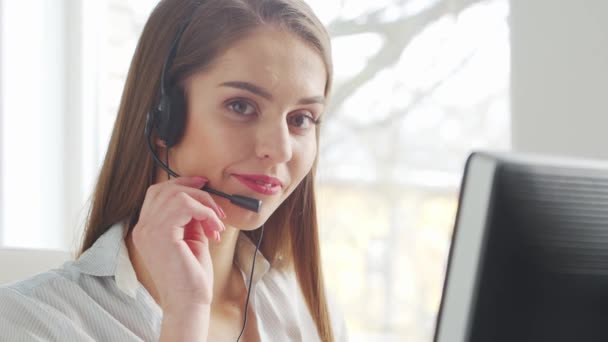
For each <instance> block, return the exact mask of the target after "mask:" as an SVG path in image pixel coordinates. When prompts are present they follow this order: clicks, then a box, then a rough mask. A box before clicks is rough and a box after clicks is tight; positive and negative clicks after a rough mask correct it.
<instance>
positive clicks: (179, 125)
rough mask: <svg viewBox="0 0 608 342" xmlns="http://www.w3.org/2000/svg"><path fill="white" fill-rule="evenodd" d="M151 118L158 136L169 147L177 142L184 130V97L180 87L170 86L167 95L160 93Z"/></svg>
mask: <svg viewBox="0 0 608 342" xmlns="http://www.w3.org/2000/svg"><path fill="white" fill-rule="evenodd" d="M154 114H155V116H156V117H155V118H153V119H154V120H153V122H154V128H155V130H156V133H157V134H158V137H159V138H160V139H161V140H162V141H164V142H165V146H166V147H167V148H170V147H172V146H174V145H175V144H177V143H178V142H179V140H180V138H181V136H182V134H183V132H184V126H185V121H186V99H185V97H184V92H183V90H182V89H181V88H180V87H171V88H170V89H169V94H168V95H162V96H161V97H160V101H159V102H158V106H157V108H156V110H155V113H154Z"/></svg>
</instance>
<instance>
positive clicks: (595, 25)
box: [511, 0, 608, 159]
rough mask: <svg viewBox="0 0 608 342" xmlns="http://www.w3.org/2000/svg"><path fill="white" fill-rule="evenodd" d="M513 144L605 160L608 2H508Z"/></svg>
mask: <svg viewBox="0 0 608 342" xmlns="http://www.w3.org/2000/svg"><path fill="white" fill-rule="evenodd" d="M511 27H512V35H511V40H512V41H511V44H512V50H511V51H512V75H511V77H512V80H511V81H512V83H511V87H512V134H513V136H512V143H513V149H514V150H516V151H522V152H535V153H547V154H559V155H569V156H583V157H590V158H604V159H608V134H606V130H607V128H608V1H605V0H584V1H555V0H533V1H531V0H511Z"/></svg>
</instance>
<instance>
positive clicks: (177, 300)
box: [132, 177, 225, 317]
mask: <svg viewBox="0 0 608 342" xmlns="http://www.w3.org/2000/svg"><path fill="white" fill-rule="evenodd" d="M206 182H207V179H205V178H202V177H180V178H175V179H172V180H169V181H166V182H162V183H158V184H154V185H152V186H150V188H148V191H147V192H146V197H145V198H144V203H143V205H142V209H141V212H140V215H139V221H138V222H137V224H136V225H135V227H134V228H133V233H132V239H133V244H134V246H135V248H136V249H137V252H138V253H139V254H140V255H141V258H142V259H143V262H144V264H145V267H146V269H147V271H148V273H149V274H150V277H151V278H152V281H153V282H154V286H155V289H156V292H157V294H158V297H159V298H158V299H157V300H158V301H159V304H160V306H161V308H162V309H163V312H164V313H165V314H166V315H172V316H173V317H174V316H175V315H176V314H178V313H180V312H183V313H186V312H194V311H196V310H199V309H200V308H209V307H210V305H211V300H212V297H213V267H212V264H211V257H210V255H209V239H211V240H215V241H219V239H220V234H219V232H220V231H223V230H224V229H225V227H224V224H223V223H222V221H220V217H221V218H225V214H224V212H223V210H222V209H221V208H220V207H219V206H218V205H217V204H216V203H215V201H214V200H213V198H212V197H211V196H210V195H209V194H208V193H206V192H204V191H202V190H200V188H201V187H202V186H203V185H204V184H205V183H206Z"/></svg>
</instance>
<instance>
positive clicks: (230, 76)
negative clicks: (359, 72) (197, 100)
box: [205, 27, 327, 96]
mask: <svg viewBox="0 0 608 342" xmlns="http://www.w3.org/2000/svg"><path fill="white" fill-rule="evenodd" d="M205 74H206V77H205V78H207V80H208V81H212V82H218V84H219V83H221V82H225V81H237V80H238V81H247V82H252V83H255V84H256V85H258V86H261V87H264V88H266V89H268V90H269V91H271V92H273V93H274V92H288V91H291V92H298V94H297V96H319V95H321V96H322V95H324V90H325V84H326V81H327V75H326V74H327V70H326V67H325V63H324V61H323V59H322V57H321V54H320V52H319V51H317V50H316V49H314V48H313V47H312V46H311V45H310V44H308V43H307V42H305V41H304V40H302V39H301V38H300V37H298V36H296V35H295V34H292V33H289V32H286V31H284V30H280V29H276V28H272V27H261V28H258V29H256V30H254V31H252V32H251V33H250V34H248V35H247V36H246V37H244V38H243V39H240V40H238V41H237V42H236V43H234V44H232V45H231V46H230V47H228V48H227V49H226V50H225V51H224V52H223V53H222V54H220V55H219V56H218V57H217V58H216V59H215V61H214V63H212V65H211V67H210V68H209V69H207V70H206V72H205ZM302 93H305V94H302Z"/></svg>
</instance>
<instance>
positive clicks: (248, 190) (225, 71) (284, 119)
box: [169, 27, 326, 229]
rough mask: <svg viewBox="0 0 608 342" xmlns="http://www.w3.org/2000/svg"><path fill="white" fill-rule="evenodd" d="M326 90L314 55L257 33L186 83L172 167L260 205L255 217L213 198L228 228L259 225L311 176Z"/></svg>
mask: <svg viewBox="0 0 608 342" xmlns="http://www.w3.org/2000/svg"><path fill="white" fill-rule="evenodd" d="M325 84H326V69H325V64H324V63H323V60H322V58H321V56H320V55H319V53H318V52H316V51H315V50H314V49H313V48H311V47H309V46H308V45H307V44H306V43H304V42H303V41H302V40H300V39H299V38H297V37H296V36H295V35H293V34H291V33H288V32H285V31H281V30H277V29H274V28H271V27H263V28H260V29H258V30H256V31H254V32H253V33H252V34H250V35H249V36H248V37H247V38H245V39H242V40H240V41H238V42H237V43H235V44H234V45H232V46H231V47H229V48H228V49H227V50H226V51H225V52H224V53H223V54H221V55H220V56H218V57H217V58H216V60H215V61H214V62H213V63H212V64H211V65H210V67H208V68H206V69H205V70H204V71H201V72H199V73H197V74H195V75H193V76H192V77H190V78H189V79H188V80H186V83H185V91H186V98H187V101H188V113H187V119H186V127H185V132H184V135H183V137H182V139H181V140H180V143H179V144H177V145H175V146H174V147H173V148H171V150H170V153H169V156H170V157H169V161H170V165H171V167H172V168H173V169H174V170H175V171H176V172H177V173H179V174H182V175H185V176H203V177H206V178H208V179H209V183H208V184H209V186H210V187H212V188H215V189H217V190H220V191H223V192H226V193H229V194H239V195H244V196H248V197H254V198H257V199H260V200H262V202H263V204H262V208H261V210H260V212H259V213H254V212H251V211H248V210H245V209H242V208H240V207H237V206H235V205H233V204H231V203H230V202H229V201H228V200H226V199H224V198H221V197H218V196H214V199H215V200H216V202H217V203H218V204H219V205H220V206H221V207H222V208H223V210H224V212H225V213H226V215H227V219H226V220H225V222H226V223H227V224H228V225H231V226H233V227H235V228H239V229H254V228H257V227H259V226H261V225H262V224H263V223H264V222H265V221H266V220H267V219H268V217H269V216H270V214H272V213H273V212H274V211H275V210H276V209H277V207H278V206H279V205H280V204H281V203H282V202H283V201H284V200H285V199H286V198H287V197H288V196H289V195H290V194H291V193H292V192H293V190H294V189H295V188H296V187H297V186H298V184H299V183H300V182H301V181H302V179H303V178H304V177H305V176H306V175H307V174H308V172H309V171H310V170H311V167H312V165H313V162H314V160H315V156H316V153H317V138H316V129H315V121H316V120H318V119H319V117H320V115H321V114H322V112H323V109H324V100H325V98H324V90H325Z"/></svg>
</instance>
